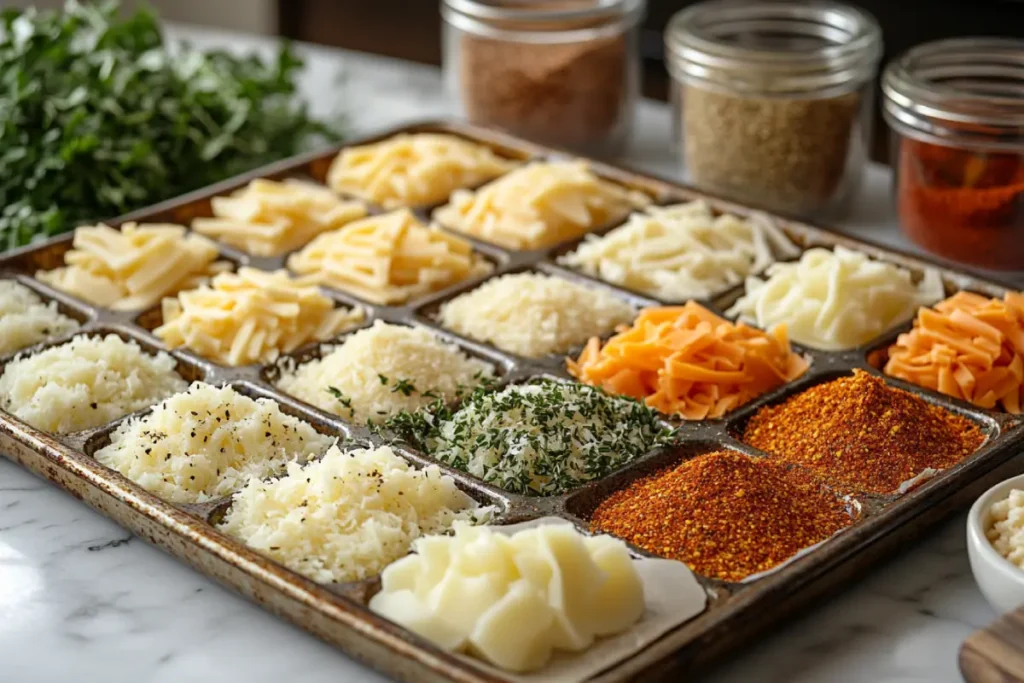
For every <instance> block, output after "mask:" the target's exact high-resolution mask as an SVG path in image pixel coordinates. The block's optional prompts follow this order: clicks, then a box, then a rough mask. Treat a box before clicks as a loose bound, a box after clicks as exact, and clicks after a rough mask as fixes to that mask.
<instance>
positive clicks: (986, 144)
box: [882, 38, 1024, 271]
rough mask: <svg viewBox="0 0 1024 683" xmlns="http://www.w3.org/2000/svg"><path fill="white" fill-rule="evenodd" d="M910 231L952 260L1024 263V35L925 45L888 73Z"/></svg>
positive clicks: (901, 200) (898, 182) (901, 197)
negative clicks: (1022, 38) (1019, 37)
mask: <svg viewBox="0 0 1024 683" xmlns="http://www.w3.org/2000/svg"><path fill="white" fill-rule="evenodd" d="M882 92H883V97H884V99H883V111H884V114H885V118H886V121H887V122H888V123H889V126H890V128H891V129H892V162H893V167H894V169H895V171H896V173H895V176H894V184H895V195H896V206H897V211H898V213H899V217H900V223H901V225H902V226H903V230H904V232H905V233H906V234H907V236H908V237H909V238H910V239H911V240H913V241H914V242H916V243H917V244H918V245H920V246H921V247H924V248H925V249H928V250H929V251H931V252H933V253H935V254H938V255H939V256H943V257H946V258H949V259H951V260H954V261H959V262H961V263H966V264H970V265H976V266H982V267H987V268H998V269H1004V270H1016V271H1024V40H1020V39H1012V38H957V39H948V40H939V41H935V42H931V43H926V44H924V45H919V46H917V47H914V48H912V49H910V50H908V51H907V52H906V53H904V54H903V55H902V56H900V57H898V58H897V59H895V60H893V62H892V63H891V64H889V65H888V66H887V67H886V69H885V74H884V75H883V77H882Z"/></svg>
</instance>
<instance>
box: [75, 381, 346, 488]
mask: <svg viewBox="0 0 1024 683" xmlns="http://www.w3.org/2000/svg"><path fill="white" fill-rule="evenodd" d="M333 442H334V439H333V438H331V437H329V436H325V435H323V434H320V433H319V432H317V431H316V430H315V429H313V427H312V426H310V425H309V424H307V423H305V422H303V421H302V420H300V419H298V418H296V417H292V416H290V415H286V414H285V413H283V412H281V408H280V407H279V406H278V405H277V403H276V402H274V401H272V400H271V399H269V398H258V399H252V398H249V397H248V396H245V395H243V394H240V393H238V392H237V391H235V390H234V389H232V388H231V387H223V388H219V387H214V386H211V385H209V384H205V383H203V382H196V383H194V384H193V385H192V386H191V387H189V389H188V391H185V392H183V393H180V394H175V395H174V396H171V397H170V398H168V399H167V400H165V401H164V402H163V403H161V404H160V405H158V406H156V407H155V408H153V411H152V412H150V413H148V414H146V415H142V416H140V417H133V418H131V419H129V420H127V421H126V422H124V423H122V424H121V425H120V426H118V428H117V430H116V431H114V433H113V434H112V435H111V437H110V444H109V445H107V446H105V447H104V448H101V449H100V450H99V451H97V452H96V456H95V457H96V460H98V461H99V462H100V463H102V464H104V465H106V466H107V467H110V468H111V469H114V470H117V471H118V472H120V473H121V474H123V475H124V476H126V477H128V478H129V479H131V480H132V481H134V482H135V483H136V484H138V485H139V486H141V487H142V488H144V489H146V490H147V491H150V492H152V493H155V494H156V495H158V496H160V497H161V498H163V499H165V500H169V501H171V502H173V503H202V502H204V501H207V500H210V499H212V498H219V497H222V496H227V495H230V494H231V493H233V492H234V491H237V490H238V489H239V488H241V487H242V485H243V484H244V483H245V481H246V480H247V479H248V478H249V477H256V478H258V479H262V478H264V477H269V476H271V475H273V474H276V473H278V472H280V471H281V470H283V469H284V466H285V463H287V462H291V461H294V460H297V461H299V462H305V461H306V460H308V459H309V458H313V457H317V456H319V455H321V454H323V453H324V452H326V451H327V449H328V448H329V447H330V446H331V444H332V443H333Z"/></svg>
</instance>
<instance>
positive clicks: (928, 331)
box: [877, 292, 1024, 414]
mask: <svg viewBox="0 0 1024 683" xmlns="http://www.w3.org/2000/svg"><path fill="white" fill-rule="evenodd" d="M882 355H883V358H881V359H879V362H878V363H877V365H882V364H883V363H884V365H885V374H887V375H892V376H893V377H899V378H900V379H905V380H907V381H908V382H913V383H914V384H917V385H920V386H922V387H928V388H929V389H932V390H934V391H940V392H942V393H943V394H947V395H949V396H953V397H955V398H958V399H961V400H963V401H968V402H970V403H973V404H974V405H976V406H981V407H982V408H989V409H993V408H996V407H997V406H1001V407H1002V408H1003V409H1004V410H1006V412H1008V413H1014V414H1020V413H1022V412H1024V294H1022V293H1019V292H1009V293H1007V294H1006V296H1004V297H1003V299H1002V300H999V299H990V298H988V297H985V296H981V295H980V294H974V293H973V292H957V293H956V294H954V295H953V296H951V297H949V298H948V299H946V300H945V301H942V302H939V303H938V304H936V305H935V307H934V308H922V309H921V310H920V311H918V314H917V319H916V320H914V329H912V330H910V331H909V332H906V333H904V334H901V335H900V336H899V338H898V339H897V340H896V343H895V344H893V345H892V346H890V347H889V348H888V350H885V351H883V353H882Z"/></svg>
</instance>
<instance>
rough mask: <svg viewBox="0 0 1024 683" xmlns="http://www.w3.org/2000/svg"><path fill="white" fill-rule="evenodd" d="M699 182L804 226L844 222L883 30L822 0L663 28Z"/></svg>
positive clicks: (681, 124)
mask: <svg viewBox="0 0 1024 683" xmlns="http://www.w3.org/2000/svg"><path fill="white" fill-rule="evenodd" d="M665 48H666V61H667V63H668V67H669V72H670V73H671V75H672V103H673V111H674V117H673V119H674V123H675V138H676V144H677V147H678V149H679V152H680V155H681V159H682V162H683V167H684V168H683V170H684V173H685V175H686V179H687V180H688V182H690V183H691V184H692V185H694V186H696V187H698V188H700V189H702V190H705V191H707V192H710V193H712V194H716V195H720V196H723V197H726V198H729V199H733V200H735V201H738V202H741V203H743V204H749V205H752V206H757V207H760V208H764V209H768V210H771V211H775V212H778V213H783V214H788V215H792V216H797V217H801V218H808V217H815V218H820V217H829V218H835V217H837V216H839V215H841V214H842V213H843V212H844V211H845V209H846V208H848V206H849V203H850V202H849V200H850V198H851V197H852V195H853V194H854V193H855V192H856V189H857V187H858V186H859V184H860V178H861V175H862V173H863V167H864V163H865V162H866V160H867V150H868V146H869V144H870V139H871V121H872V109H871V105H872V98H873V87H872V86H873V79H874V75H875V73H876V71H877V69H878V62H879V59H880V58H881V54H882V36H881V31H880V30H879V28H878V24H877V23H876V22H875V20H874V19H873V18H872V17H871V16H870V15H869V14H867V13H865V12H863V11H861V10H859V9H856V8H854V7H851V6H848V5H844V4H840V3H834V2H826V1H814V2H800V1H795V0H782V1H775V2H753V1H747V0H717V1H713V2H705V3H700V4H698V5H694V6H692V7H690V8H688V9H685V10H683V11H681V12H679V13H677V14H676V15H675V16H674V17H672V19H671V21H670V22H669V24H668V27H667V28H666V30H665Z"/></svg>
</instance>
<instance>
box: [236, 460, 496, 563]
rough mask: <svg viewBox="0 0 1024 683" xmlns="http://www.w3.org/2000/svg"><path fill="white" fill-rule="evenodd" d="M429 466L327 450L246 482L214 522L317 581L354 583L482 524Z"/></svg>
mask: <svg viewBox="0 0 1024 683" xmlns="http://www.w3.org/2000/svg"><path fill="white" fill-rule="evenodd" d="M490 512H491V508H482V509H481V508H479V507H478V506H477V504H476V502H475V501H474V500H473V499H472V498H470V497H469V496H467V495H466V494H465V493H463V492H462V491H460V490H459V489H458V487H456V485H455V480H454V479H452V478H451V477H449V476H447V475H445V474H442V472H441V470H440V468H438V467H437V466H436V465H431V466H429V467H425V468H424V469H422V470H417V469H415V468H414V467H412V466H411V465H410V464H409V463H408V462H406V461H405V460H404V459H403V458H401V457H400V456H398V455H397V454H396V453H395V452H394V451H392V450H391V448H389V447H387V446H382V447H380V448H377V449H373V450H371V449H357V450H353V451H349V452H342V451H341V450H339V449H338V447H337V446H332V447H331V448H330V450H329V451H327V453H326V455H324V456H323V458H321V459H320V460H316V461H312V462H309V463H308V464H306V465H305V466H303V465H299V464H298V463H295V462H292V463H289V464H288V467H287V474H285V475H284V476H282V477H281V478H279V479H276V480H274V481H269V482H265V481H261V480H259V479H250V480H249V481H248V483H246V485H245V486H244V487H243V488H242V490H240V491H238V492H237V493H236V494H235V495H234V496H233V498H232V503H231V509H230V510H229V511H228V513H227V515H226V516H225V517H224V521H223V522H222V523H221V524H220V526H219V528H220V529H221V531H223V532H225V533H227V534H230V535H231V536H234V537H236V538H238V539H240V540H241V541H242V542H244V543H246V544H247V545H249V547H251V548H253V549H254V550H256V551H258V552H260V553H262V554H264V555H267V556H268V557H270V558H272V559H274V560H276V561H278V562H280V563H281V564H283V565H285V566H286V567H288V568H289V569H291V570H292V571H295V572H298V573H299V574H302V575H304V576H307V577H309V578H310V579H313V580H314V581H319V582H322V583H329V582H338V581H358V580H360V579H365V578H367V577H369V576H373V575H375V574H377V573H378V572H380V571H381V570H382V569H384V567H386V566H387V565H388V564H390V563H391V562H393V561H395V560H397V559H398V558H400V557H402V556H403V555H405V554H406V553H407V552H409V548H410V546H411V545H412V542H413V541H414V540H416V539H417V538H419V537H420V536H422V535H426V534H433V533H443V532H445V531H447V530H448V529H449V528H451V525H452V523H453V522H454V521H455V520H472V521H475V520H476V519H477V518H479V519H486V518H487V517H488V516H489V513H490Z"/></svg>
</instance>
